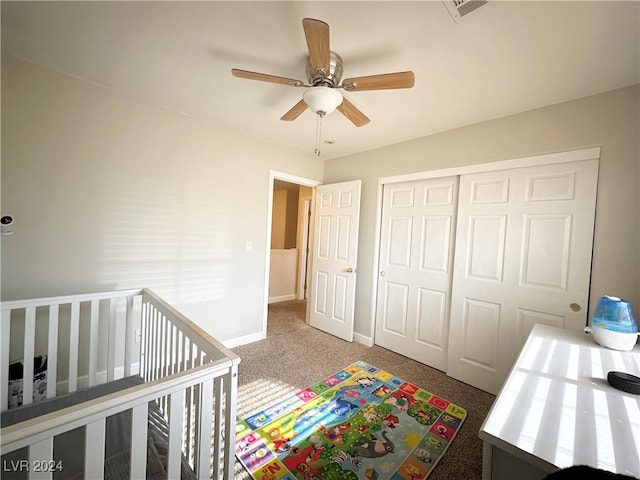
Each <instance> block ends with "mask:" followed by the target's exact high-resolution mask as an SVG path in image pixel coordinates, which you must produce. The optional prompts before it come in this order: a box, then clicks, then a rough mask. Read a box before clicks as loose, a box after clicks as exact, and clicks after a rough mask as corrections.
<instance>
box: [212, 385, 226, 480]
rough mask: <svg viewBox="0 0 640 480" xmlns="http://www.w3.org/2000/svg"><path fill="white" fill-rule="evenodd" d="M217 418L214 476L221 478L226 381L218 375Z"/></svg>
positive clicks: (215, 423) (216, 391)
mask: <svg viewBox="0 0 640 480" xmlns="http://www.w3.org/2000/svg"><path fill="white" fill-rule="evenodd" d="M215 386H216V387H215V391H214V393H215V398H216V401H215V405H214V408H215V418H214V420H213V422H214V423H213V425H214V432H213V441H214V446H213V478H215V479H219V478H220V456H221V455H222V448H220V442H221V440H222V427H223V421H222V419H223V409H224V401H223V395H222V394H223V393H224V383H223V380H222V377H217V378H216V379H215Z"/></svg>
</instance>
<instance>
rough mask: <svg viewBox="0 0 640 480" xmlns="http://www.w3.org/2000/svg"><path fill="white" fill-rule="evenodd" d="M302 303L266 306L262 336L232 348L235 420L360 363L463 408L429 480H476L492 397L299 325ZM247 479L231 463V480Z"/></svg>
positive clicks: (404, 360)
mask: <svg viewBox="0 0 640 480" xmlns="http://www.w3.org/2000/svg"><path fill="white" fill-rule="evenodd" d="M305 309H306V305H305V302H304V301H297V300H293V301H290V302H281V303H275V304H271V305H269V320H268V324H267V338H266V339H265V340H262V341H259V342H255V343H252V344H249V345H243V346H240V347H237V348H234V349H233V351H234V352H235V353H236V354H238V355H239V356H240V358H241V359H242V362H241V363H240V367H239V379H238V388H239V395H238V397H239V398H238V417H239V418H244V417H246V416H248V415H249V414H251V413H254V412H257V411H259V410H261V409H263V408H265V407H268V406H269V405H271V404H273V403H275V402H277V401H278V400H283V399H285V398H287V397H289V396H290V395H291V394H293V393H295V392H297V391H298V390H300V389H302V388H304V387H308V386H309V385H311V384H313V383H315V382H317V381H319V380H322V379H323V378H325V377H326V376H327V375H329V374H331V373H333V372H335V371H338V370H339V369H341V368H343V367H345V366H347V365H349V364H351V363H353V362H354V361H356V360H364V361H365V362H368V363H370V364H372V365H375V366H376V367H379V368H381V369H383V370H385V371H387V372H389V373H392V374H394V375H396V376H398V377H400V378H402V379H404V380H407V381H408V382H411V383H414V384H415V385H418V386H420V387H422V388H424V389H426V390H428V391H430V392H433V393H436V394H438V395H439V396H441V397H443V398H445V399H447V400H449V401H451V402H453V403H455V404H457V405H460V406H461V407H463V408H465V409H466V410H467V418H466V420H465V422H464V424H463V425H462V428H461V430H460V432H459V433H458V435H457V436H456V438H455V440H454V441H453V443H452V444H451V446H450V447H449V450H448V451H447V453H446V454H445V456H444V457H443V458H442V459H441V461H440V463H438V465H437V466H436V468H435V469H434V470H433V472H432V473H431V475H430V476H429V480H445V479H447V480H450V479H456V480H457V479H461V480H474V479H478V480H479V479H481V478H482V442H481V441H480V440H479V439H478V431H479V430H480V426H481V425H482V422H483V420H484V418H485V416H486V415H487V413H488V412H489V408H490V407H491V404H492V403H493V401H494V399H495V397H494V396H493V395H491V394H489V393H486V392H483V391H482V390H478V389H477V388H474V387H471V386H469V385H466V384H464V383H461V382H458V381H457V380H454V379H452V378H450V377H447V376H446V375H445V374H444V373H443V372H441V371H439V370H436V369H433V368H431V367H427V366H425V365H423V364H421V363H418V362H415V361H413V360H410V359H409V358H407V357H404V356H402V355H398V354H397V353H394V352H391V351H389V350H386V349H384V348H381V347H378V346H373V347H366V346H364V345H361V344H359V343H355V342H354V343H348V342H344V341H342V340H340V339H338V338H336V337H334V336H332V335H329V334H326V333H324V332H321V331H319V330H316V329H315V328H312V327H309V326H308V325H306V323H305V320H304V318H305ZM250 478H251V477H250V476H249V475H248V474H247V473H246V471H245V470H244V469H243V468H242V466H241V465H240V463H239V462H237V461H236V475H235V480H247V479H250Z"/></svg>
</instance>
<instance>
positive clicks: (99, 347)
mask: <svg viewBox="0 0 640 480" xmlns="http://www.w3.org/2000/svg"><path fill="white" fill-rule="evenodd" d="M101 324H102V325H106V327H105V326H101ZM41 325H44V326H45V327H46V328H36V327H39V326H41ZM61 326H63V327H64V328H61ZM105 328H106V338H105V337H103V336H101V334H102V333H104V330H105ZM63 330H64V332H65V333H66V335H65V338H64V339H61V338H59V337H60V336H61V332H62V331H63ZM36 332H37V333H36ZM44 332H46V333H44ZM43 337H44V338H43ZM0 338H1V342H2V343H0V347H1V351H0V360H1V371H0V376H1V378H2V384H1V387H2V389H3V391H2V392H1V406H2V410H5V409H7V406H8V395H9V392H8V388H7V386H8V379H9V378H8V377H9V367H8V365H9V360H10V357H11V355H10V349H11V347H12V343H13V342H14V340H15V339H16V338H18V339H19V341H20V342H21V343H22V352H21V353H22V361H23V364H24V375H23V378H24V382H23V392H24V393H23V402H24V404H28V403H30V402H31V401H32V394H33V390H32V382H31V381H28V380H29V379H31V378H32V377H33V372H34V362H33V357H34V356H35V355H37V354H43V353H44V354H46V355H47V357H48V362H47V398H52V397H54V396H56V395H59V394H61V393H69V392H75V391H77V390H78V388H79V385H80V387H82V386H85V385H86V386H93V385H97V384H99V383H104V382H108V381H111V380H115V379H118V378H120V377H122V376H129V375H131V374H137V373H139V374H140V376H142V378H143V379H144V380H145V384H143V385H139V386H136V387H131V388H127V389H126V390H122V391H121V392H118V393H114V394H110V395H106V396H104V397H101V398H100V399H97V400H91V401H88V402H84V403H82V404H80V405H77V406H74V407H69V408H65V409H63V410H61V411H58V412H56V413H55V414H49V415H44V416H41V417H39V418H37V419H32V420H28V421H26V422H21V423H19V424H16V425H13V426H11V427H7V428H3V429H2V439H1V446H2V454H5V453H8V452H11V451H14V450H17V449H20V448H23V447H25V446H29V457H30V458H32V459H37V460H38V461H39V462H43V461H46V460H53V459H52V458H51V457H52V455H53V438H54V437H55V436H56V435H59V434H60V433H64V432H66V431H69V430H72V429H75V428H77V427H79V426H86V435H87V438H91V442H86V443H87V450H86V452H85V455H86V457H85V469H86V471H85V474H86V478H101V477H102V475H103V468H104V458H103V453H102V452H104V442H105V438H104V437H105V420H106V418H107V417H109V416H111V415H114V414H116V413H119V412H122V411H125V410H129V409H131V411H132V437H131V446H132V451H131V456H130V458H131V465H130V467H131V468H130V472H131V478H140V477H141V476H142V477H144V472H145V469H146V435H147V418H148V402H150V401H156V403H157V405H158V406H159V408H160V411H161V412H162V415H163V416H164V418H165V420H166V423H167V424H168V445H169V446H168V461H167V474H168V478H179V477H180V468H181V463H182V462H183V461H184V460H185V459H186V461H187V462H188V463H189V465H190V466H191V468H192V469H193V470H194V472H195V473H196V474H197V476H198V478H214V479H219V478H224V479H231V478H233V467H234V461H233V459H234V446H233V438H234V436H235V430H234V429H235V417H236V397H237V366H238V363H239V362H240V359H239V358H238V357H237V356H236V355H235V354H234V353H233V352H231V351H230V350H228V349H226V348H225V347H224V346H223V345H222V344H221V343H219V342H218V341H217V340H215V339H214V338H213V337H211V336H210V335H209V334H207V333H206V332H204V331H203V330H202V329H200V328H199V327H198V326H197V325H195V324H193V323H192V322H191V321H189V320H188V319H187V318H186V317H185V316H184V315H182V314H181V313H180V312H178V311H177V310H176V309H174V308H173V307H171V306H170V305H169V304H167V303H166V302H165V301H163V300H162V299H161V298H159V297H158V296H157V295H155V294H154V293H153V292H151V291H150V290H148V289H140V290H127V291H117V292H107V293H100V294H89V295H73V296H66V297H51V298H44V299H38V300H26V301H15V302H4V303H3V304H2V323H1V325H0ZM44 343H46V350H44V351H42V344H44ZM119 343H124V346H123V347H122V346H120V345H119ZM14 346H15V344H14ZM60 346H62V348H60ZM117 347H118V348H117ZM81 353H82V354H84V357H86V359H87V361H86V363H87V364H88V366H87V368H86V370H85V369H80V368H79V366H80V365H79V358H80V357H81ZM105 356H106V358H104V357H105ZM61 360H65V361H66V365H67V366H66V368H64V369H63V374H64V375H63V376H66V377H67V378H63V379H62V380H60V379H59V378H58V377H59V373H60V372H59V371H58V368H57V366H58V365H59V364H61V363H65V362H61ZM105 364H106V368H104V369H102V368H101V367H102V366H105ZM83 365H84V362H83ZM176 407H177V408H176ZM225 439H228V441H225Z"/></svg>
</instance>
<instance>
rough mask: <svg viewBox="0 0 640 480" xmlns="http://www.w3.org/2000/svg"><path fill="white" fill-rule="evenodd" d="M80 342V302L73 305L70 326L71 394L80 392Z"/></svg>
mask: <svg viewBox="0 0 640 480" xmlns="http://www.w3.org/2000/svg"><path fill="white" fill-rule="evenodd" d="M79 341H80V302H72V303H71V324H70V326H69V393H72V392H75V391H77V390H78V346H79Z"/></svg>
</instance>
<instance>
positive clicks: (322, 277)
mask: <svg viewBox="0 0 640 480" xmlns="http://www.w3.org/2000/svg"><path fill="white" fill-rule="evenodd" d="M360 186H361V181H360V180H354V181H351V182H344V183H334V184H330V185H321V186H318V187H316V197H315V214H314V229H313V232H314V233H313V235H314V242H313V255H312V267H311V294H310V298H309V299H310V306H309V323H310V324H311V326H313V327H316V328H318V329H320V330H323V331H325V332H327V333H330V334H332V335H335V336H336V337H340V338H342V339H344V340H347V341H349V342H351V341H353V321H354V299H355V291H356V267H357V265H356V258H357V253H358V222H359V218H360Z"/></svg>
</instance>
